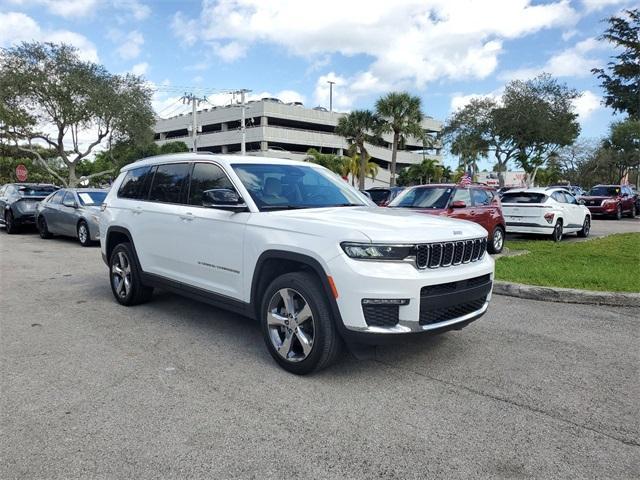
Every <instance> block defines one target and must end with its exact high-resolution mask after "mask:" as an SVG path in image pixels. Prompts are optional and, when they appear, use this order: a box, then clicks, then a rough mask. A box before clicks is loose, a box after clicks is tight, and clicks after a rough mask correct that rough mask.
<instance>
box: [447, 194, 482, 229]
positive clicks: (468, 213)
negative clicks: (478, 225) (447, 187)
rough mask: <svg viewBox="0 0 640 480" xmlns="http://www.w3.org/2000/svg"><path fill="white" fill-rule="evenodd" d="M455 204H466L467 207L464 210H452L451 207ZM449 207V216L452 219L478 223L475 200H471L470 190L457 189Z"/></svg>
mask: <svg viewBox="0 0 640 480" xmlns="http://www.w3.org/2000/svg"><path fill="white" fill-rule="evenodd" d="M454 202H464V204H465V206H464V207H462V208H451V205H452V204H453V203H454ZM449 207H450V208H449V213H448V216H449V217H451V218H458V219H460V220H470V221H472V222H477V221H478V220H477V218H476V209H475V206H474V204H473V199H472V198H471V189H470V188H464V187H457V188H456V191H455V192H454V194H453V197H451V201H450V203H449Z"/></svg>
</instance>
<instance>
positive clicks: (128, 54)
mask: <svg viewBox="0 0 640 480" xmlns="http://www.w3.org/2000/svg"><path fill="white" fill-rule="evenodd" d="M107 37H108V38H109V39H110V40H111V41H112V42H114V43H117V44H119V45H118V47H117V48H116V53H117V54H118V56H119V57H120V58H122V59H123V60H133V59H134V58H137V57H138V56H139V55H140V52H141V51H142V45H144V36H143V35H142V34H141V33H140V32H139V31H137V30H132V31H130V32H128V33H124V32H122V31H120V30H117V29H112V30H110V31H109V32H108V34H107Z"/></svg>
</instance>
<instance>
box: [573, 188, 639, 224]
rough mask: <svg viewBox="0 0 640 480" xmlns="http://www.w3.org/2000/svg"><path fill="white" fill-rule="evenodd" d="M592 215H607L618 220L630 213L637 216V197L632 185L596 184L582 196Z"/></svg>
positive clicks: (633, 216)
mask: <svg viewBox="0 0 640 480" xmlns="http://www.w3.org/2000/svg"><path fill="white" fill-rule="evenodd" d="M580 202H581V203H583V204H584V205H585V206H586V207H587V208H588V209H589V211H590V212H591V215H594V216H595V215H607V216H611V217H614V218H616V219H618V220H620V219H621V218H622V215H623V214H625V213H628V214H629V216H630V217H631V218H635V216H636V213H637V211H636V199H635V195H634V194H633V191H632V190H631V187H628V186H627V185H596V186H595V187H593V188H592V189H591V190H589V192H587V194H586V195H583V196H582V197H580Z"/></svg>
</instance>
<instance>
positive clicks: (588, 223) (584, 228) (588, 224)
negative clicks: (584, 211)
mask: <svg viewBox="0 0 640 480" xmlns="http://www.w3.org/2000/svg"><path fill="white" fill-rule="evenodd" d="M589 230H591V220H589V217H587V218H585V219H584V225H583V226H582V231H583V232H584V236H585V237H586V236H587V235H589Z"/></svg>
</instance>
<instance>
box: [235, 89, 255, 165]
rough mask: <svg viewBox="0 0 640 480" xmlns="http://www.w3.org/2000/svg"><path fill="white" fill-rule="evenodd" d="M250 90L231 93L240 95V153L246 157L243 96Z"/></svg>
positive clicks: (244, 104) (244, 103)
mask: <svg viewBox="0 0 640 480" xmlns="http://www.w3.org/2000/svg"><path fill="white" fill-rule="evenodd" d="M250 91H251V90H247V89H246V88H242V89H240V90H234V91H233V92H231V93H232V94H233V95H236V94H240V105H241V108H242V116H241V117H240V133H241V137H242V138H241V140H240V153H241V154H242V155H246V154H247V132H246V128H245V127H246V125H245V117H246V110H247V104H246V102H245V94H247V93H249V92H250Z"/></svg>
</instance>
